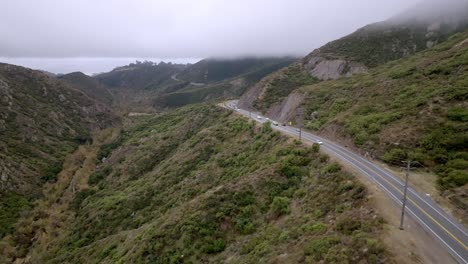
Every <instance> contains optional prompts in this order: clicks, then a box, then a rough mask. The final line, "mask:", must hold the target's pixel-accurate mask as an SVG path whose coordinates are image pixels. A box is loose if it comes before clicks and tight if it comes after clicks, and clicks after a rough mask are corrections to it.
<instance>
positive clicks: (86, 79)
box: [58, 72, 113, 104]
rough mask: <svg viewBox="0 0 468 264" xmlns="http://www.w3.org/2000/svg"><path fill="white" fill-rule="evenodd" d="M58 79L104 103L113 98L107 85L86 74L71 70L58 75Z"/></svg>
mask: <svg viewBox="0 0 468 264" xmlns="http://www.w3.org/2000/svg"><path fill="white" fill-rule="evenodd" d="M58 79H59V80H61V81H63V82H65V83H67V84H69V85H70V86H72V87H74V88H77V89H79V90H80V91H82V92H83V93H85V94H86V95H88V96H89V97H92V98H94V99H96V100H98V101H101V102H103V103H106V104H111V103H112V100H113V96H112V93H111V92H110V90H109V87H108V86H107V85H105V84H104V83H102V82H100V81H98V80H97V79H96V78H93V77H91V76H88V75H86V74H84V73H82V72H72V73H68V74H65V75H61V76H59V77H58Z"/></svg>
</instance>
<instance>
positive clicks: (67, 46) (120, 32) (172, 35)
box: [0, 0, 466, 73]
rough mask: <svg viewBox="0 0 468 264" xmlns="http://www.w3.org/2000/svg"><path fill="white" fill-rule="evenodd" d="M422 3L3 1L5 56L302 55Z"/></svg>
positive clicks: (31, 59)
mask: <svg viewBox="0 0 468 264" xmlns="http://www.w3.org/2000/svg"><path fill="white" fill-rule="evenodd" d="M430 1H434V0H430ZM439 1H442V0H439ZM448 1H449V2H450V1H455V2H456V1H466V0H448ZM417 2H419V1H418V0H359V1H349V0H326V1H325V0H256V1H252V0H236V1H217V0H199V1H191V0H171V1H152V0H135V1H123V0H112V1H111V0H101V1H94V0H80V1H59V0H35V1H30V0H15V1H2V2H1V3H0V16H1V17H2V23H0V36H1V38H2V41H1V42H0V61H2V62H9V63H14V64H21V65H25V66H29V67H33V68H41V69H45V70H49V71H52V72H70V71H76V70H81V71H84V72H88V73H91V72H100V71H107V70H110V69H111V68H113V67H114V66H116V65H121V64H126V63H128V62H130V61H132V60H135V59H141V60H144V59H151V60H166V61H177V62H193V61H195V60H196V58H205V57H236V56H246V55H256V56H271V55H296V56H303V55H305V54H307V53H308V52H310V51H312V50H313V49H314V48H317V47H319V46H320V45H323V44H325V43H326V42H328V41H330V40H333V39H336V38H339V37H341V36H343V35H346V34H349V33H351V32H353V31H354V30H355V29H357V28H359V27H362V26H364V25H366V24H369V23H372V22H376V21H381V20H385V19H387V18H389V17H392V16H394V15H396V14H399V13H401V12H403V11H404V10H407V9H408V8H410V7H411V6H413V5H414V4H415V3H417Z"/></svg>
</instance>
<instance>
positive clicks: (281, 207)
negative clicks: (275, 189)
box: [271, 196, 290, 216]
mask: <svg viewBox="0 0 468 264" xmlns="http://www.w3.org/2000/svg"><path fill="white" fill-rule="evenodd" d="M289 203H290V201H289V198H287V197H280V196H277V197H274V198H273V202H272V203H271V210H272V211H273V213H275V214H276V215H278V216H280V215H284V214H289V212H290V210H289Z"/></svg>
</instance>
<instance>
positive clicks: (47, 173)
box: [42, 159, 63, 182]
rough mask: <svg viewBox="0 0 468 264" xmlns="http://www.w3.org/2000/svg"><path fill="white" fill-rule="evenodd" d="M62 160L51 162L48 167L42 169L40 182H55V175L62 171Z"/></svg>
mask: <svg viewBox="0 0 468 264" xmlns="http://www.w3.org/2000/svg"><path fill="white" fill-rule="evenodd" d="M62 167H63V159H61V160H58V161H55V162H52V164H50V165H49V166H48V167H46V168H45V169H44V172H43V174H42V180H43V181H45V182H54V181H56V180H57V174H58V173H59V172H60V171H62Z"/></svg>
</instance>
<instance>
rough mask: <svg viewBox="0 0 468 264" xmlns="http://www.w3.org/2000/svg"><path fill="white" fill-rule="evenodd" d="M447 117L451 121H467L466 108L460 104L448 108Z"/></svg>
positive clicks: (467, 113)
mask: <svg viewBox="0 0 468 264" xmlns="http://www.w3.org/2000/svg"><path fill="white" fill-rule="evenodd" d="M447 117H448V118H449V119H450V120H453V121H460V122H468V109H467V108H465V107H461V106H456V107H453V108H450V109H449V111H448V113H447Z"/></svg>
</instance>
